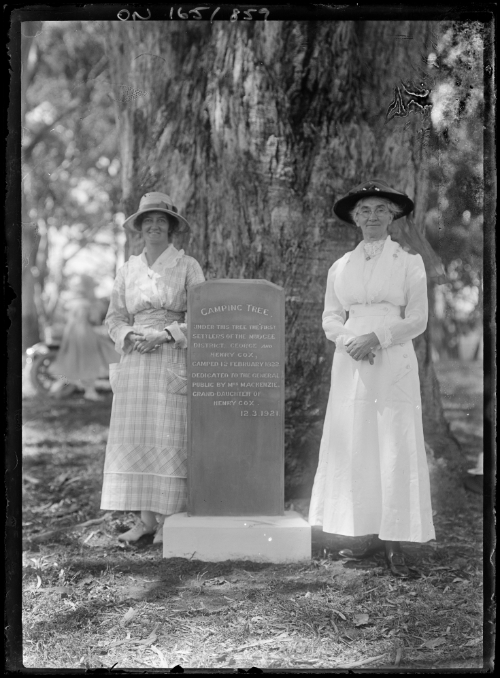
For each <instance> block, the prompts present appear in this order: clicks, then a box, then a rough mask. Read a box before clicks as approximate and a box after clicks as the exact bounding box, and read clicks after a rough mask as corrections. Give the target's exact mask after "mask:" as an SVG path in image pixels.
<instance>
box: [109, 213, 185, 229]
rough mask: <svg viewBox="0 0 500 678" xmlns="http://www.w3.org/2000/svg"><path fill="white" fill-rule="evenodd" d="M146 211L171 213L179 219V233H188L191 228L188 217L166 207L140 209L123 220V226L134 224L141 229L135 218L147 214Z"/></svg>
mask: <svg viewBox="0 0 500 678" xmlns="http://www.w3.org/2000/svg"><path fill="white" fill-rule="evenodd" d="M146 212H164V213H165V214H170V216H172V217H175V218H176V219H177V224H178V231H177V232H178V233H188V232H189V231H190V230H191V227H190V225H189V223H188V221H187V220H186V219H184V217H181V215H180V214H177V212H173V211H172V210H168V209H165V208H164V207H146V208H145V209H143V210H139V211H138V212H136V213H135V214H132V215H131V216H130V217H128V218H127V219H125V221H124V222H123V224H122V226H123V227H124V228H125V227H127V226H132V227H133V228H135V229H136V230H139V229H138V228H137V226H136V225H135V220H136V219H137V217H139V216H140V215H141V214H145V213H146Z"/></svg>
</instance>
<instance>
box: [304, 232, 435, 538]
mask: <svg viewBox="0 0 500 678" xmlns="http://www.w3.org/2000/svg"><path fill="white" fill-rule="evenodd" d="M347 311H348V312H349V319H348V320H347V322H346V317H347V315H346V312H347ZM427 313H428V305H427V281H426V275H425V268H424V263H423V261H422V258H421V256H420V255H412V254H409V253H407V252H405V251H404V250H403V249H402V248H401V247H400V246H399V245H398V244H397V243H395V242H393V241H392V240H391V239H390V237H388V238H387V239H386V241H385V243H384V246H383V250H382V252H381V253H380V254H379V255H378V256H375V257H374V258H371V259H369V260H366V255H365V251H364V246H363V242H362V243H360V244H359V245H358V247H357V248H356V249H355V250H353V251H352V252H348V253H347V254H345V255H344V256H343V257H342V258H341V259H339V260H338V261H336V262H335V263H334V264H333V266H332V267H331V268H330V271H329V273H328V282H327V290H326V296H325V310H324V313H323V329H324V331H325V334H326V336H327V338H328V339H330V340H331V341H334V342H335V344H336V350H335V355H334V359H333V365H332V382H331V389H330V397H329V400H328V406H327V411H326V417H325V423H324V428H323V437H322V441H321V446H320V454H319V463H318V469H317V472H316V476H315V480H314V486H313V491H312V497H311V504H310V511H309V522H310V523H311V525H322V526H323V530H324V531H325V532H331V533H334V534H342V535H347V536H352V537H356V536H362V535H368V534H378V535H379V537H380V539H383V540H389V541H415V542H426V541H428V540H430V539H434V538H435V533H434V527H433V523H432V507H431V498H430V488H429V473H428V468H427V459H426V453H425V446H424V436H423V429H422V408H421V400H420V383H419V378H418V364H417V357H416V355H415V351H414V348H413V344H412V339H414V338H415V337H417V336H418V335H419V334H421V333H422V332H423V331H424V330H425V328H426V326H427ZM370 332H375V333H376V335H377V336H378V338H379V341H380V344H381V347H380V348H379V349H378V350H376V351H375V356H376V357H375V362H374V365H370V363H369V362H368V361H367V360H362V361H355V360H353V359H352V358H351V357H350V356H349V354H348V353H347V352H346V349H345V346H346V342H347V343H349V339H350V338H351V337H356V336H359V335H362V334H367V333H370Z"/></svg>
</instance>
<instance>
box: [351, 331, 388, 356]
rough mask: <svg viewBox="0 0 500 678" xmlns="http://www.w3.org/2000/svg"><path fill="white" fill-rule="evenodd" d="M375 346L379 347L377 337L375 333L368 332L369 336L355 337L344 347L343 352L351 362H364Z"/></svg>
mask: <svg viewBox="0 0 500 678" xmlns="http://www.w3.org/2000/svg"><path fill="white" fill-rule="evenodd" d="M377 346H380V342H379V340H378V337H377V335H376V334H375V332H370V334H362V335H361V336H359V337H355V338H354V339H353V340H352V341H351V342H349V344H348V345H347V346H346V347H345V350H346V351H347V353H348V354H349V355H350V356H351V358H352V359H353V360H364V359H365V358H366V357H367V356H368V354H369V353H373V349H374V348H376V347H377Z"/></svg>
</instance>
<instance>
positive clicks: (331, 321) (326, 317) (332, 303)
mask: <svg viewBox="0 0 500 678" xmlns="http://www.w3.org/2000/svg"><path fill="white" fill-rule="evenodd" d="M341 261H342V259H339V260H338V261H336V262H335V263H334V264H333V266H332V267H331V268H330V270H329V272H328V280H327V284H326V294H325V309H324V311H323V330H324V331H325V334H326V338H327V339H329V340H330V341H333V342H335V347H336V349H337V350H342V349H345V346H346V343H345V342H346V341H348V340H349V339H352V338H353V337H355V336H357V335H356V334H355V333H354V332H353V331H352V330H348V329H346V328H345V321H346V311H345V309H344V307H343V306H342V304H341V303H340V301H339V298H338V297H337V295H336V293H335V278H336V276H337V274H338V270H339V267H340V262H341Z"/></svg>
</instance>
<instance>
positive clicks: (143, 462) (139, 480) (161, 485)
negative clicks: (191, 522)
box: [101, 344, 187, 515]
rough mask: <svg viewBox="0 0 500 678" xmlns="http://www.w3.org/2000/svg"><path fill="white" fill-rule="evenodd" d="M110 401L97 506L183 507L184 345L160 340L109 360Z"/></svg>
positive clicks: (159, 509) (166, 509) (171, 509)
mask: <svg viewBox="0 0 500 678" xmlns="http://www.w3.org/2000/svg"><path fill="white" fill-rule="evenodd" d="M109 379H110V383H111V388H112V389H113V394H114V395H113V406H112V410H111V422H110V428H109V437H108V443H107V446H106V459H105V462H104V479H103V487H102V498H101V508H102V509H106V510H118V511H144V510H145V511H153V512H154V513H161V514H163V515H170V514H171V513H179V512H182V511H185V510H186V497H187V481H186V476H187V395H186V393H187V378H186V351H185V350H184V349H176V348H173V347H172V346H171V345H170V344H162V345H161V347H160V348H158V349H157V350H156V351H153V352H152V353H144V354H141V353H138V352H137V351H133V352H132V353H129V354H128V355H124V356H122V359H121V361H120V362H119V363H112V364H111V365H110V374H109Z"/></svg>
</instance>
